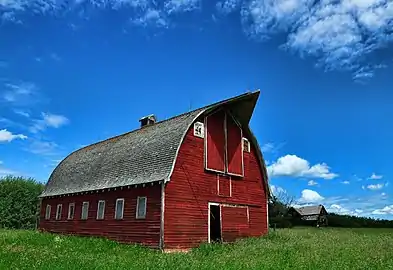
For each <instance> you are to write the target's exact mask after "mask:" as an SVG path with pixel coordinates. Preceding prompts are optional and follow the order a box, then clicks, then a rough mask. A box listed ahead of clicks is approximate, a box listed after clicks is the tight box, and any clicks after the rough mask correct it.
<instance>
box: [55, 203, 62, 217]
mask: <svg viewBox="0 0 393 270" xmlns="http://www.w3.org/2000/svg"><path fill="white" fill-rule="evenodd" d="M59 209H60V211H59ZM62 212H63V205H62V204H61V203H59V204H58V205H57V207H56V220H61V214H62Z"/></svg>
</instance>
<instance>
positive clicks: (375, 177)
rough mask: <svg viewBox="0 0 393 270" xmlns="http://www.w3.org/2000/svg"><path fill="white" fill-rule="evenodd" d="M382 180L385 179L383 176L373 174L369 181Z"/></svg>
mask: <svg viewBox="0 0 393 270" xmlns="http://www.w3.org/2000/svg"><path fill="white" fill-rule="evenodd" d="M382 178H383V175H377V174H375V173H373V174H372V175H371V176H370V177H369V178H368V179H370V180H379V179H382Z"/></svg>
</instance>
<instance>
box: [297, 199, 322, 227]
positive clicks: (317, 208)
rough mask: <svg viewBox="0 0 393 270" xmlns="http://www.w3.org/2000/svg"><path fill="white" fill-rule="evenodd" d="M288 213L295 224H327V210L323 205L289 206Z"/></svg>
mask: <svg viewBox="0 0 393 270" xmlns="http://www.w3.org/2000/svg"><path fill="white" fill-rule="evenodd" d="M289 214H290V215H291V216H292V218H293V221H294V223H295V224H308V225H311V224H312V225H315V226H327V225H328V219H327V214H328V213H327V211H326V209H325V207H324V206H323V205H321V204H320V205H311V206H303V207H299V208H295V207H291V208H290V209H289Z"/></svg>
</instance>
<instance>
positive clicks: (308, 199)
mask: <svg viewBox="0 0 393 270" xmlns="http://www.w3.org/2000/svg"><path fill="white" fill-rule="evenodd" d="M323 199H324V197H322V196H321V195H320V194H319V193H318V192H316V191H314V190H311V189H304V190H303V191H302V196H301V198H300V200H299V203H317V202H321V201H322V200H323Z"/></svg>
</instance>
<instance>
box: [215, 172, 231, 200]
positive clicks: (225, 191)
mask: <svg viewBox="0 0 393 270" xmlns="http://www.w3.org/2000/svg"><path fill="white" fill-rule="evenodd" d="M217 185H218V186H217V189H218V192H217V193H218V195H220V196H224V197H230V196H231V193H232V180H231V178H230V177H228V176H225V175H217Z"/></svg>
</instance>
